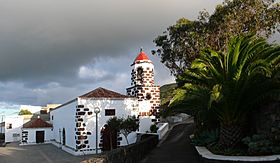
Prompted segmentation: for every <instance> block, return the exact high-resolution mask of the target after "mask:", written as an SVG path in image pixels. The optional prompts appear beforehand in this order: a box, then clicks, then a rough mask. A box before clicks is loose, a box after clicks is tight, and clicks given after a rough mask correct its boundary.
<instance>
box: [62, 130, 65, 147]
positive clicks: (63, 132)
mask: <svg viewBox="0 0 280 163" xmlns="http://www.w3.org/2000/svg"><path fill="white" fill-rule="evenodd" d="M65 134H66V133H65V128H63V130H62V144H63V145H65V144H66V140H65V139H66V136H65Z"/></svg>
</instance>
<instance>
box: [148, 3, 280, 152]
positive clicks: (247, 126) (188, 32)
mask: <svg viewBox="0 0 280 163" xmlns="http://www.w3.org/2000/svg"><path fill="white" fill-rule="evenodd" d="M279 23H280V3H277V2H275V1H274V0H246V1H245V0H225V2H224V3H223V4H222V5H218V6H217V7H216V10H215V12H214V13H213V14H212V15H210V14H209V13H207V12H206V11H202V12H200V16H199V19H198V20H195V21H190V20H187V19H185V18H182V19H180V20H178V21H177V23H176V24H175V25H172V26H170V27H169V28H168V29H167V31H166V32H165V33H164V34H163V35H161V36H158V37H157V38H156V39H155V40H154V41H155V43H156V45H157V46H158V49H157V50H155V51H153V53H154V54H156V53H157V54H158V55H159V56H160V57H161V61H162V63H164V64H165V65H166V66H167V67H168V68H169V69H170V71H171V73H172V74H173V75H175V76H176V78H177V79H176V82H177V88H175V90H173V91H172V92H171V91H170V92H168V94H169V95H166V94H165V95H164V97H172V98H171V99H170V98H168V99H164V105H163V106H164V107H162V109H163V113H165V114H164V115H168V114H169V113H173V112H184V113H189V114H192V115H193V116H194V117H195V123H196V125H195V126H196V128H195V137H194V139H193V142H194V143H197V144H203V145H206V146H207V147H208V148H209V149H211V150H212V152H216V153H222V154H237V155H239V154H244V152H245V154H271V153H279V152H280V149H278V148H277V147H279V146H280V140H279V139H275V138H273V135H277V134H275V133H278V131H279V132H280V127H279V126H280V123H279V122H276V121H275V120H273V121H275V123H274V122H273V123H274V124H275V125H276V127H274V128H273V132H274V131H277V132H274V133H273V134H272V135H269V134H268V133H261V134H259V133H253V132H255V131H253V130H254V129H255V127H256V126H254V124H253V123H251V122H250V119H251V117H250V115H253V114H255V113H254V111H255V110H256V109H257V108H260V107H261V106H263V105H264V104H271V103H273V102H276V103H277V105H278V104H279V105H280V74H279V73H280V71H279V70H280V46H279V45H278V44H269V43H267V41H266V39H267V38H269V37H270V36H271V35H272V34H273V33H275V32H279V31H280V28H279ZM173 89H174V88H173ZM168 101H169V102H168ZM269 106H270V105H269ZM274 111H275V109H274ZM167 113H168V114H167ZM269 114H273V112H272V113H269ZM255 115H256V114H255ZM258 116H263V115H258ZM263 117H264V116H263ZM259 118H260V117H259ZM274 119H275V118H274ZM277 125H278V128H277ZM271 130H272V129H271ZM244 131H247V132H244ZM269 132H270V131H269ZM217 133H218V134H217ZM254 135H257V136H254ZM244 137H246V138H244ZM276 137H277V136H276ZM264 139H265V140H264ZM241 140H242V141H241ZM264 144H268V145H266V146H265V145H264ZM269 144H270V147H269ZM271 144H272V145H273V146H271ZM274 147H275V148H274ZM277 151H278V152H277Z"/></svg>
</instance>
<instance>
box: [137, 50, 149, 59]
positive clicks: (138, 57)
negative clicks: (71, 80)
mask: <svg viewBox="0 0 280 163" xmlns="http://www.w3.org/2000/svg"><path fill="white" fill-rule="evenodd" d="M141 60H150V59H149V57H148V56H147V54H145V53H144V52H142V51H141V52H140V53H139V54H138V56H137V57H136V58H135V60H134V61H141Z"/></svg>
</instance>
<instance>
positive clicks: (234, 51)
mask: <svg viewBox="0 0 280 163" xmlns="http://www.w3.org/2000/svg"><path fill="white" fill-rule="evenodd" d="M279 60H280V46H279V45H272V44H268V43H267V42H266V41H265V40H264V39H257V38H255V37H254V36H240V37H234V38H232V39H231V41H230V42H229V45H228V51H227V52H225V53H219V52H216V51H213V50H205V51H203V52H202V53H201V55H200V57H199V58H198V59H196V60H195V61H194V62H193V63H192V65H191V67H190V68H189V69H187V70H186V71H185V73H184V74H183V75H182V76H180V77H179V78H178V80H179V81H180V82H182V81H183V82H185V85H184V87H183V89H184V90H185V91H186V93H185V94H184V98H182V97H181V99H183V100H181V101H183V103H184V104H185V105H186V106H187V107H188V109H198V110H203V109H204V110H205V109H211V110H212V111H213V112H214V113H215V115H216V116H217V118H218V120H219V122H220V138H219V144H220V145H222V146H223V147H226V148H228V147H233V146H235V145H236V144H237V143H238V142H239V141H240V140H241V138H242V126H243V124H244V122H245V121H246V118H247V116H248V114H249V113H250V111H251V110H252V109H253V108H254V107H255V106H256V104H258V103H259V102H261V101H262V100H263V99H264V98H268V97H269V98H271V97H277V98H279V95H280V80H279V79H280V78H279V76H280V73H279V70H280V68H279V67H280V62H279ZM174 101H176V99H175V100H174ZM179 101H180V100H179Z"/></svg>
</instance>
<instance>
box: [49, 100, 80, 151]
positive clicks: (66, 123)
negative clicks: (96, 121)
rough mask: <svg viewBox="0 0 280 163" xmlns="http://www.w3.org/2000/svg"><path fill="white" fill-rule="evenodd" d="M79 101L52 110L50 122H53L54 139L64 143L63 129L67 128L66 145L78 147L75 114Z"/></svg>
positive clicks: (73, 147) (72, 147)
mask: <svg viewBox="0 0 280 163" xmlns="http://www.w3.org/2000/svg"><path fill="white" fill-rule="evenodd" d="M76 105H77V101H76V100H74V101H72V102H70V103H68V104H66V105H64V106H61V107H60V108H57V109H55V110H52V111H51V112H50V123H52V124H53V139H54V140H55V141H56V142H57V143H62V131H63V128H65V132H66V143H65V146H67V147H68V148H71V149H73V150H74V149H76V141H75V127H76V123H75V116H76Z"/></svg>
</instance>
